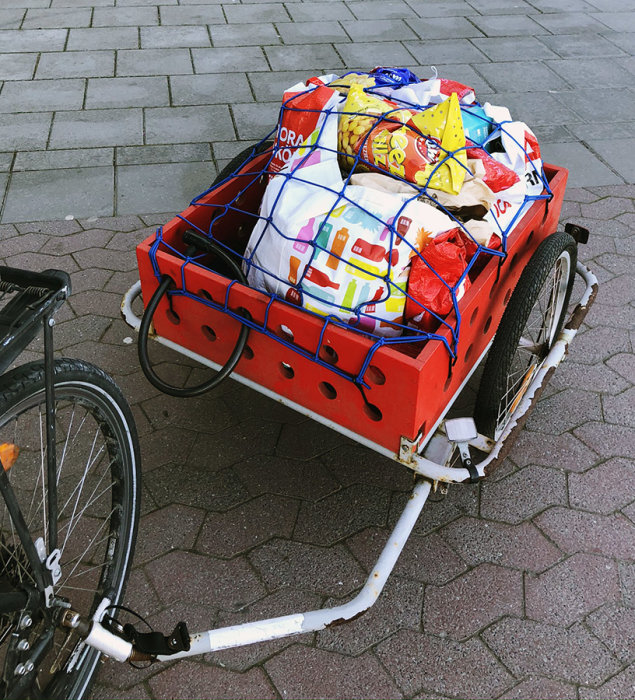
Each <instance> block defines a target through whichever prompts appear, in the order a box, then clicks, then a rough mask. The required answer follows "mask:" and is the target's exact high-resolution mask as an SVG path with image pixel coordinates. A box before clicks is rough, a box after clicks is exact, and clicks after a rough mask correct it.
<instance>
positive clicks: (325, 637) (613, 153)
mask: <svg viewBox="0 0 635 700" xmlns="http://www.w3.org/2000/svg"><path fill="white" fill-rule="evenodd" d="M0 4H1V5H2V7H1V8H0V193H3V194H0V196H1V197H2V211H1V214H0V222H2V223H1V224H0V241H1V243H0V262H2V263H9V264H13V265H18V266H19V265H23V266H27V267H31V268H33V269H38V268H39V269H44V268H47V267H60V268H63V269H66V270H68V271H69V272H70V273H71V275H72V278H73V288H74V294H73V296H72V298H71V300H70V303H69V304H67V305H66V306H65V308H64V309H63V310H62V311H61V312H60V315H59V318H58V325H57V330H56V338H57V341H58V346H59V348H60V351H61V352H62V353H63V354H65V355H69V356H78V357H83V358H85V359H87V360H91V361H93V362H95V363H97V364H99V365H101V366H103V367H104V368H105V369H107V370H108V371H110V372H111V373H113V374H114V375H115V377H116V379H117V381H118V382H119V383H120V385H121V386H122V388H123V389H124V391H125V393H126V396H127V397H128V399H129V400H130V402H131V403H132V405H133V410H134V413H135V416H136V419H137V422H138V427H139V431H140V434H141V440H142V456H143V470H144V486H143V519H142V524H141V535H140V539H139V544H138V547H137V552H136V557H135V567H134V569H133V573H132V577H131V582H130V585H129V591H128V596H127V598H128V600H127V602H128V604H129V605H131V606H132V607H133V608H135V609H136V610H138V611H139V612H140V613H141V614H144V615H146V616H148V618H149V621H150V622H151V623H152V624H154V625H155V626H156V627H158V628H161V629H168V628H170V629H171V628H172V626H173V625H174V623H175V622H176V621H177V620H179V619H186V620H188V622H189V623H190V627H191V629H205V628H207V627H209V626H213V625H219V624H233V623H237V622H241V621H243V620H246V619H256V618H258V617H266V616H271V615H276V614H284V613H287V612H292V611H297V610H303V609H304V610H306V609H311V608H315V607H319V606H320V605H327V604H333V603H334V602H337V601H339V600H341V599H344V598H346V597H347V596H349V595H350V594H351V593H352V592H354V591H355V590H356V589H357V588H358V587H359V585H360V584H361V582H362V581H363V579H364V577H365V575H366V572H367V571H368V568H369V567H370V566H371V565H372V563H373V562H374V558H375V557H376V556H377V553H378V551H379V549H380V547H381V546H382V544H383V541H384V540H385V538H386V536H387V534H388V532H389V529H390V525H391V524H392V523H393V522H394V520H395V518H396V516H397V513H398V512H399V510H400V508H401V507H402V505H403V501H404V498H405V497H406V494H407V492H408V490H409V488H410V485H411V476H410V474H409V473H407V472H406V470H405V469H402V468H401V467H399V466H398V465H395V464H394V463H392V462H389V461H387V460H385V459H383V458H381V457H379V456H377V455H376V454H375V453H372V452H369V451H368V450H366V449H364V448H362V447H359V446H357V445H355V444H353V443H352V442H350V441H349V440H347V439H344V438H342V437H341V436H339V435H338V434H336V433H333V432H331V431H329V430H327V429H326V428H323V427H321V426H319V425H318V424H315V423H312V422H310V421H305V420H304V419H303V418H302V417H301V416H299V415H297V414H295V413H294V412H292V411H289V410H287V409H285V408H283V407H281V406H280V405H278V404H275V403H273V402H271V401H269V400H267V399H264V398H262V397H261V396H260V395H258V394H255V393H254V392H252V391H250V390H248V389H246V388H244V387H241V386H238V385H236V384H235V383H234V382H232V381H229V382H227V383H226V384H225V385H224V386H222V387H220V388H219V390H217V391H215V392H213V393H212V395H209V396H205V397H202V398H200V399H195V400H189V401H178V400H176V399H170V398H168V397H164V396H161V395H159V394H157V392H156V391H155V390H154V389H153V388H152V387H150V386H149V385H148V383H147V382H146V381H145V379H144V378H143V376H142V375H141V373H140V371H139V367H138V362H137V358H136V352H135V348H134V345H129V344H127V342H126V339H127V338H128V337H130V336H131V335H132V333H131V331H130V330H129V329H128V328H127V327H126V326H125V324H124V323H123V322H122V321H121V320H120V318H119V301H120V299H121V295H122V294H123V293H124V292H125V291H126V289H127V288H128V287H129V285H130V284H132V282H133V281H135V279H136V277H137V274H136V263H135V258H134V247H135V245H136V244H137V243H138V242H139V240H141V239H142V238H143V237H145V236H146V235H148V233H149V232H151V231H152V230H153V228H154V226H155V225H157V224H160V223H164V222H165V221H166V220H167V219H168V218H169V217H170V216H171V213H173V212H175V211H178V210H180V209H182V208H183V207H184V206H185V205H186V204H187V202H188V201H189V199H190V198H191V197H192V196H193V195H194V194H196V193H197V192H198V191H200V190H202V189H203V188H204V187H206V186H207V185H208V183H209V182H210V180H211V179H212V178H213V177H214V175H215V173H216V169H217V168H218V167H222V165H223V164H224V163H225V162H227V160H228V159H230V158H231V157H232V156H233V155H234V153H235V152H236V151H237V149H238V148H239V145H237V144H236V140H237V139H238V140H241V141H249V140H251V139H253V138H255V137H258V136H260V135H262V133H263V132H264V129H265V128H266V127H267V126H269V125H271V124H272V123H273V120H275V109H276V107H275V105H276V102H277V101H278V99H279V95H280V93H281V91H282V89H283V88H284V87H286V86H287V85H289V84H291V83H293V82H295V81H296V80H298V79H300V78H301V77H303V76H306V74H307V72H310V73H320V72H322V71H328V70H330V69H334V68H335V69H340V68H342V67H344V66H345V67H347V68H354V67H368V66H369V65H371V64H373V63H377V62H380V60H383V59H384V58H386V60H388V59H391V57H394V60H397V59H399V62H402V63H405V64H407V65H409V66H410V67H412V68H418V69H419V71H420V72H421V73H422V74H425V71H426V70H427V68H426V67H427V66H428V65H429V64H431V63H432V64H435V65H437V66H438V67H439V68H440V70H441V71H442V74H443V75H446V76H448V77H453V78H455V79H457V80H463V81H465V82H468V83H470V84H472V85H473V86H474V87H475V88H477V89H478V91H479V96H480V97H481V98H483V99H488V98H489V99H492V100H493V101H496V100H500V101H501V102H503V103H505V104H509V105H511V106H512V107H513V109H514V113H515V114H517V115H518V116H519V117H521V118H525V119H527V121H528V122H529V123H531V124H535V125H537V126H536V130H537V132H538V134H539V137H540V141H541V145H542V147H543V152H544V154H545V157H546V159H547V160H550V161H551V162H554V163H558V164H563V165H566V166H568V167H569V168H570V169H571V176H570V185H571V187H570V189H569V190H568V193H567V196H566V202H565V207H564V210H563V218H564V217H565V215H566V220H572V221H576V222H579V223H581V224H582V225H585V226H587V227H588V228H590V229H591V231H592V238H591V240H590V242H589V244H588V246H586V247H584V248H582V249H581V255H582V257H583V259H585V260H587V261H590V262H591V264H592V267H593V269H594V270H595V271H596V272H597V274H598V276H599V278H600V279H601V281H602V285H601V288H600V294H599V297H598V300H597V302H596V304H595V306H594V308H593V310H592V311H591V313H590V315H589V317H588V318H587V322H586V324H585V325H584V327H583V329H582V332H581V335H580V336H579V337H578V338H577V339H576V342H575V344H574V345H573V346H572V349H571V353H570V356H569V357H568V359H567V361H566V362H565V363H564V364H563V365H562V366H561V367H560V368H559V370H558V372H557V373H556V375H555V376H554V378H553V380H552V382H551V384H550V387H549V389H548V391H547V392H545V396H544V398H543V400H542V401H541V402H540V405H539V406H538V408H537V410H536V411H535V412H534V414H533V415H532V418H531V420H530V421H528V424H527V426H526V428H525V429H524V431H523V432H522V434H521V435H520V437H519V439H518V441H517V443H516V445H515V446H514V448H513V450H512V452H511V455H510V457H509V458H508V459H507V460H506V462H505V463H504V465H503V466H502V467H501V469H500V471H499V472H497V473H496V474H495V475H493V476H492V477H491V479H490V480H488V481H486V482H484V483H483V484H482V485H481V486H480V487H472V486H467V487H455V488H453V489H451V490H450V493H449V495H448V496H447V497H446V498H445V499H444V500H441V501H438V502H431V503H429V504H427V505H426V508H425V509H424V513H423V516H422V518H421V519H420V521H419V522H418V523H417V526H416V531H415V534H413V536H412V538H411V540H410V541H409V543H408V545H407V547H406V550H405V552H404V554H403V555H402V558H401V559H400V561H399V563H398V566H397V569H396V571H395V573H394V575H393V577H392V578H391V579H390V581H389V583H388V586H387V589H386V591H385V592H384V594H383V597H382V598H381V599H380V601H379V602H378V604H377V606H376V607H375V608H373V610H372V611H371V612H369V613H367V614H366V615H364V616H363V617H362V618H361V619H360V620H358V621H355V622H353V623H350V624H348V625H344V626H341V627H338V628H334V629H332V630H328V631H324V632H321V633H319V634H316V635H309V636H306V637H302V638H298V639H290V640H279V641H276V642H271V643H267V644H260V645H255V646H251V647H246V648H243V649H238V650H231V651H225V652H220V653H218V654H214V655H208V656H206V657H204V658H202V659H195V660H192V661H184V662H180V663H175V664H167V665H155V666H152V667H150V668H148V669H143V670H134V669H131V668H129V667H125V666H121V665H118V664H115V663H112V662H105V663H103V664H102V666H101V669H100V672H99V676H98V681H97V685H96V687H95V689H94V692H93V697H95V698H115V697H121V698H179V697H184V698H185V697H210V698H211V697H219V698H220V697H245V698H250V697H253V698H261V697H262V698H264V697H271V698H287V697H334V698H352V697H395V698H400V697H407V698H443V697H445V698H456V697H463V698H465V697H482V698H494V697H497V698H510V699H511V698H518V699H520V698H576V699H577V698H581V699H582V698H626V697H632V695H633V687H634V683H635V665H634V662H635V550H634V547H633V542H635V500H634V499H635V491H634V490H633V484H634V483H635V479H634V476H635V462H634V461H633V449H634V448H635V426H634V425H633V414H634V413H635V411H634V410H633V408H634V403H633V399H634V396H633V392H634V391H635V389H634V388H633V384H634V383H635V373H634V372H635V352H634V350H635V285H634V282H633V274H632V273H633V256H635V246H634V243H635V189H634V187H633V185H632V183H633V168H632V166H631V163H632V160H633V156H634V155H635V153H634V151H635V140H634V136H633V132H632V126H633V121H634V119H633V117H632V116H631V110H632V108H633V107H635V104H634V102H635V101H634V100H633V97H634V95H635V93H634V89H633V87H632V85H633V75H635V57H634V56H633V54H634V53H635V51H634V50H633V48H634V45H635V41H634V37H635V33H633V28H634V26H633V21H634V20H633V18H634V17H635V13H634V12H633V8H632V7H631V6H630V5H629V3H627V2H624V1H623V0H560V1H557V2H554V0H531V2H525V1H524V0H515V1H514V3H510V2H508V1H507V0H469V2H468V1H467V0H404V1H392V2H377V1H374V0H373V1H370V2H360V1H359V0H350V1H341V0H335V1H334V2H286V3H275V2H255V3H253V4H250V3H247V2H242V3H235V2H232V3H230V2H223V1H222V0H219V1H218V2H213V1H212V0H207V1H206V0H196V1H195V0H187V1H186V0H163V1H162V2H160V3H158V2H155V0H2V3H0ZM325 17H328V18H329V20H328V23H327V24H325V25H324V26H322V27H320V26H319V25H316V24H315V23H316V22H322V21H323V20H324V18H325ZM294 27H297V31H295V30H294ZM450 29H451V31H450ZM448 34H450V38H449V39H448V38H446V37H447V35H448ZM303 36H304V37H319V41H318V40H317V39H316V41H315V43H313V42H311V43H308V39H306V40H305V42H303V43H300V44H299V43H298V37H303ZM353 64H356V65H353ZM304 66H306V68H304ZM595 88H597V89H598V90H599V92H598V93H597V94H594V93H593V92H592V89H595ZM166 211H167V212H170V213H167V214H166V213H165V212H166ZM113 214H118V215H119V216H118V217H117V218H110V217H111V216H112V215H113ZM70 215H72V216H74V217H75V218H74V219H72V220H64V219H65V217H68V216H70ZM53 220H59V221H53ZM34 222H35V223H34ZM35 354H36V353H34V352H33V353H27V357H28V356H29V355H33V356H35ZM162 360H163V362H164V363H165V366H166V367H168V366H171V367H172V369H173V371H174V372H175V373H176V374H178V375H179V376H183V375H184V373H187V372H189V371H190V370H189V367H188V365H187V363H184V362H183V361H182V360H179V361H178V362H175V360H176V358H174V356H172V355H170V354H169V353H167V352H165V353H164V354H163V355H162Z"/></svg>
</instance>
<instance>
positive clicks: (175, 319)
mask: <svg viewBox="0 0 635 700" xmlns="http://www.w3.org/2000/svg"><path fill="white" fill-rule="evenodd" d="M165 317H166V318H167V319H168V321H169V322H170V323H173V324H174V325H175V326H178V325H179V323H181V317H180V316H179V315H178V314H177V313H176V311H172V309H168V310H167V311H166V312H165Z"/></svg>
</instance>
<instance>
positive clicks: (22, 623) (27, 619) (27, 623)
mask: <svg viewBox="0 0 635 700" xmlns="http://www.w3.org/2000/svg"><path fill="white" fill-rule="evenodd" d="M32 624H33V620H32V619H31V618H30V617H29V616H28V615H25V616H24V617H23V618H22V619H21V620H20V629H21V630H25V629H26V628H27V627H30V626H31V625H32Z"/></svg>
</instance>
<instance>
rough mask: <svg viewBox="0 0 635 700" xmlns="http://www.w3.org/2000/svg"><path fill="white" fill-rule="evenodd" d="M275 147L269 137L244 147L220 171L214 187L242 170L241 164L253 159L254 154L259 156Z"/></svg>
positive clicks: (213, 184)
mask: <svg viewBox="0 0 635 700" xmlns="http://www.w3.org/2000/svg"><path fill="white" fill-rule="evenodd" d="M272 148H273V141H272V140H271V139H267V140H266V141H261V142H260V143H256V144H250V145H249V146H247V148H244V149H243V150H242V151H241V152H240V153H238V154H237V155H235V156H234V157H233V158H232V159H231V160H230V161H229V163H227V165H226V166H225V167H224V168H223V169H222V170H221V171H220V173H218V175H217V176H216V179H215V180H214V182H212V187H214V186H215V185H219V184H220V183H221V182H223V181H224V180H227V178H228V177H231V176H232V175H233V174H234V173H235V172H236V171H237V170H240V168H241V166H242V165H244V164H245V163H246V162H247V161H248V160H251V158H252V157H253V156H257V155H258V154H260V153H264V152H265V151H267V150H271V149H272Z"/></svg>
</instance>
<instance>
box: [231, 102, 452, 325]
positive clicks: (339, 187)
mask: <svg viewBox="0 0 635 700" xmlns="http://www.w3.org/2000/svg"><path fill="white" fill-rule="evenodd" d="M339 104H340V101H339V99H334V100H333V103H332V104H329V105H327V107H326V108H325V111H324V113H323V116H321V117H320V120H319V121H318V124H317V126H316V129H315V131H314V132H313V133H312V134H311V135H310V136H309V137H308V138H307V139H306V140H305V147H303V148H300V149H297V150H296V151H295V152H294V154H293V155H292V156H291V157H290V158H289V160H288V162H287V164H286V165H285V167H284V168H283V169H282V170H281V171H280V172H279V173H278V174H277V175H275V176H274V177H273V178H272V179H271V181H270V182H269V184H268V186H267V189H266V191H265V194H264V197H263V200H262V204H261V209H260V219H259V221H258V222H257V224H256V226H255V228H254V230H253V232H252V234H251V237H250V240H249V243H248V245H247V249H246V251H245V256H244V257H245V263H244V267H245V272H246V273H247V279H248V281H249V284H250V285H251V286H253V287H257V288H259V289H263V290H265V291H267V292H270V293H273V294H276V295H278V296H279V297H282V298H285V299H287V300H289V301H291V302H293V303H297V304H301V305H303V306H304V307H305V308H307V309H309V310H311V311H314V312H316V313H318V314H321V315H325V316H326V315H333V316H337V317H338V318H340V319H342V320H344V321H347V322H348V323H349V324H350V325H352V326H354V327H357V328H360V329H362V330H364V331H366V332H371V333H374V334H377V335H385V336H396V335H400V334H401V332H402V330H403V329H402V328H399V327H395V325H394V324H402V323H403V312H404V306H405V300H406V296H405V293H406V289H407V284H408V274H409V263H410V259H411V257H412V256H413V255H416V254H417V252H418V251H420V250H421V249H422V248H423V246H424V245H425V244H426V242H427V241H428V240H429V239H430V238H432V237H434V236H436V235H438V234H439V233H441V232H443V231H447V230H450V229H452V228H454V227H455V225H456V224H455V223H454V222H453V221H452V219H451V218H450V217H448V216H447V215H446V214H444V213H443V212H441V211H439V210H438V209H436V208H435V207H433V206H431V205H429V204H426V203H424V202H420V201H417V200H416V199H415V197H414V196H413V195H412V194H392V193H388V192H382V191H379V190H375V189H372V188H370V187H363V186H357V185H349V184H347V183H346V181H345V180H343V179H342V174H341V172H340V167H339V165H338V159H337V125H338V116H339V115H338V111H337V109H338V106H339Z"/></svg>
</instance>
